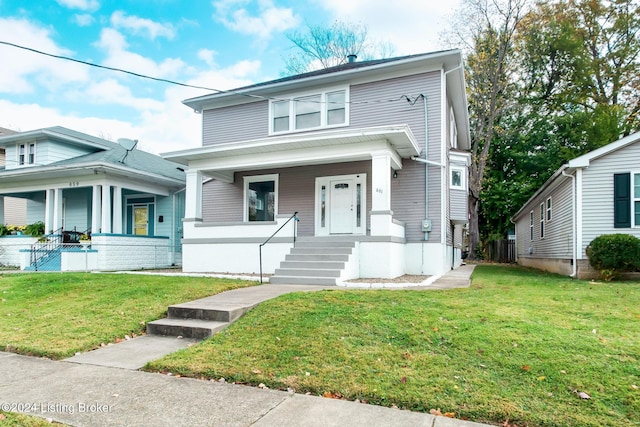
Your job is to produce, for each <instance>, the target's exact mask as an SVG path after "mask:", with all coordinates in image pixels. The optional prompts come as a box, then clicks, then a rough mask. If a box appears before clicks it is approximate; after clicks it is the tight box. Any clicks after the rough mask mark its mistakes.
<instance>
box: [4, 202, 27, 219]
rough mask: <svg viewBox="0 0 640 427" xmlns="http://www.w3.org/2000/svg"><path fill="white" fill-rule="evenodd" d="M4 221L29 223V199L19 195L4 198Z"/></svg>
mask: <svg viewBox="0 0 640 427" xmlns="http://www.w3.org/2000/svg"><path fill="white" fill-rule="evenodd" d="M4 223H5V224H7V225H27V201H26V200H25V199H20V198H17V197H5V198H4Z"/></svg>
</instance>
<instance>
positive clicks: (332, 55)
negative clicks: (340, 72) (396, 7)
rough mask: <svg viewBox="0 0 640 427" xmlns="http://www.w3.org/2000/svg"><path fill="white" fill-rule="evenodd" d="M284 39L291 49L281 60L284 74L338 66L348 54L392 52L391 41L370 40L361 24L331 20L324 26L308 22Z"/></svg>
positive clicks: (361, 55) (374, 55)
mask: <svg viewBox="0 0 640 427" xmlns="http://www.w3.org/2000/svg"><path fill="white" fill-rule="evenodd" d="M287 38H288V39H289V41H291V43H292V44H293V49H294V52H293V53H292V54H291V55H289V57H287V58H286V59H285V71H284V73H283V74H286V75H291V74H301V73H305V72H308V71H314V70H318V69H322V68H329V67H333V66H335V65H341V64H344V63H346V62H347V61H348V58H347V57H348V56H349V55H356V56H357V57H358V58H359V59H361V60H362V59H365V60H366V59H372V58H386V57H389V56H391V55H393V48H392V47H391V44H390V43H388V42H375V41H372V40H371V39H370V38H369V36H368V30H367V27H366V26H365V25H363V24H353V23H347V22H342V21H335V22H334V23H333V24H332V25H331V26H328V27H327V26H322V25H315V26H311V25H310V26H308V27H307V29H306V30H305V31H303V32H300V31H297V32H292V33H289V34H288V35H287Z"/></svg>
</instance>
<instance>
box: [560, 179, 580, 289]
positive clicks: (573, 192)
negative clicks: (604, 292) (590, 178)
mask: <svg viewBox="0 0 640 427" xmlns="http://www.w3.org/2000/svg"><path fill="white" fill-rule="evenodd" d="M562 175H563V176H567V177H569V178H571V181H573V182H572V184H571V205H572V209H571V221H572V223H573V225H572V227H571V229H572V231H571V234H572V236H571V239H572V240H571V241H572V245H571V251H572V257H573V269H572V273H571V274H570V277H573V278H575V277H576V276H577V274H578V249H577V247H576V245H577V243H578V242H577V241H576V227H577V224H578V221H577V218H576V216H577V215H576V177H575V176H574V175H571V174H568V173H566V172H565V171H564V169H563V170H562Z"/></svg>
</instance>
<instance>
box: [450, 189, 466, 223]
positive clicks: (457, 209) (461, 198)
mask: <svg viewBox="0 0 640 427" xmlns="http://www.w3.org/2000/svg"><path fill="white" fill-rule="evenodd" d="M449 197H450V199H449V206H450V209H451V219H452V220H459V221H465V220H466V219H467V218H468V216H469V213H468V212H467V200H468V196H467V191H466V190H455V189H451V190H450V191H449Z"/></svg>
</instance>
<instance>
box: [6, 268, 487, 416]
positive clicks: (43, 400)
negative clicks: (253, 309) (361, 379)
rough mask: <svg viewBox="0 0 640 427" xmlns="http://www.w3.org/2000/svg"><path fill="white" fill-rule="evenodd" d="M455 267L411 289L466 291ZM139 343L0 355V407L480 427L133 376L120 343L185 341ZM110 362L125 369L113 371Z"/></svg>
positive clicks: (465, 273)
mask: <svg viewBox="0 0 640 427" xmlns="http://www.w3.org/2000/svg"><path fill="white" fill-rule="evenodd" d="M461 269H462V270H461ZM461 269H457V270H454V271H452V272H450V273H448V274H447V275H445V276H443V277H442V278H440V279H439V280H437V281H435V283H433V284H432V285H430V286H424V287H420V288H412V289H433V290H435V289H443V288H452V287H465V286H469V277H470V275H471V272H472V271H473V266H463V267H461ZM263 286H265V285H263ZM268 286H269V288H273V290H268V288H266V287H265V288H263V289H261V292H263V297H261V298H263V299H262V300H266V299H269V297H268V296H269V295H273V296H271V297H270V298H274V297H275V296H277V295H275V294H276V293H279V294H282V293H286V292H293V291H297V290H300V289H296V288H297V287H296V286H288V285H268ZM283 288H284V289H283ZM305 288H309V287H305ZM311 288H313V289H316V290H319V289H322V287H311ZM244 289H251V288H244ZM338 289H344V288H338ZM237 291H242V290H235V291H230V292H234V293H235V294H231V296H229V293H226V292H225V293H223V294H219V295H220V296H219V298H222V299H224V300H226V301H229V300H230V299H232V300H233V301H236V302H237V301H238V298H240V297H241V296H242V295H243V294H242V292H237ZM244 292H245V293H246V290H245V291H244ZM223 295H224V296H223ZM249 295H250V294H249V293H246V295H245V296H244V298H246V301H247V302H248V303H252V304H254V305H255V304H257V303H258V302H259V301H256V299H259V298H258V297H256V296H255V294H254V295H253V296H252V297H249ZM140 338H146V339H147V341H144V340H139V339H135V340H131V341H126V342H124V343H122V344H117V345H113V346H109V347H107V349H110V350H111V351H110V352H104V351H102V350H104V349H99V350H97V351H94V352H89V353H86V354H85V355H81V356H86V355H92V357H94V358H93V359H92V360H84V361H82V360H81V359H79V356H76V357H74V358H71V359H67V361H51V360H47V359H39V358H33V357H26V356H20V355H16V354H12V353H3V352H0V405H2V406H1V409H3V410H6V409H7V408H8V409H9V410H11V411H14V412H23V413H30V414H32V415H36V416H39V417H44V418H49V419H52V420H54V421H57V422H62V423H66V424H69V425H72V426H158V427H162V426H187V425H188V426H283V425H286V426H311V427H314V426H318V427H320V426H363V427H364V426H366V427H372V426H392V425H393V426H396V425H397V426H428V427H481V426H484V425H483V424H478V423H474V422H468V421H462V420H456V419H450V418H446V417H436V416H433V415H431V414H425V413H418V412H410V411H403V410H399V409H392V408H385V407H379V406H374V405H368V404H362V403H356V402H350V401H344V400H335V399H327V398H322V397H315V396H308V395H302V394H295V393H288V392H284V391H277V390H265V389H259V388H255V387H247V386H241V385H233V384H226V383H219V382H215V381H205V380H196V379H190V378H176V377H173V376H168V375H163V374H156V373H146V372H140V371H136V370H133V369H137V368H135V367H134V365H135V366H137V364H138V363H139V362H138V363H131V358H130V356H129V355H128V353H127V352H126V351H125V350H126V348H125V346H126V345H128V346H129V347H138V348H137V351H138V352H139V353H141V354H144V353H147V351H146V350H145V346H147V345H148V344H138V343H144V342H147V343H149V339H155V340H156V343H155V344H154V345H155V346H156V349H155V350H154V352H153V356H152V357H153V359H156V358H158V357H161V356H162V354H161V353H162V352H163V351H165V352H166V353H170V352H172V351H175V342H176V341H182V343H185V342H186V341H184V340H176V339H173V338H165V337H152V336H146V337H140ZM158 339H159V340H163V339H166V340H167V341H157V340H158ZM137 340H139V341H137ZM163 343H164V344H163ZM169 343H172V344H171V345H169ZM187 344H188V343H187ZM163 349H164V350H163ZM158 354H160V355H158ZM74 359H75V360H74ZM100 364H101V365H102V366H99V365H100ZM118 365H129V366H121V367H113V366H118Z"/></svg>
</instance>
